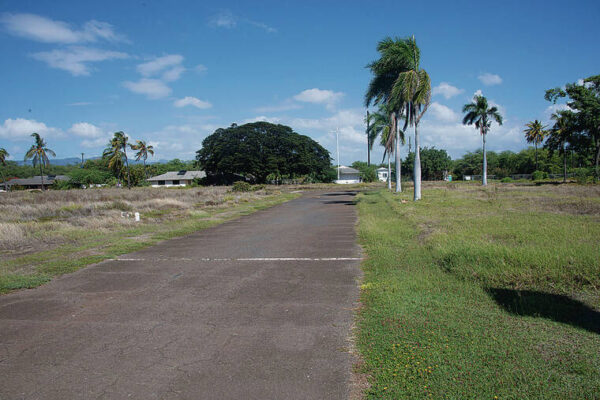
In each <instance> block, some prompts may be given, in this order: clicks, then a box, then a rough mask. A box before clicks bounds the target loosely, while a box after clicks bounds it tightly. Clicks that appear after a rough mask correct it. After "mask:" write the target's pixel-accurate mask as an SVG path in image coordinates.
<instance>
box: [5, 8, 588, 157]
mask: <svg viewBox="0 0 600 400" xmlns="http://www.w3.org/2000/svg"><path fill="white" fill-rule="evenodd" d="M599 17H600V2H598V1H572V2H564V1H561V2H558V1H504V2H485V1H479V2H464V1H453V2H447V1H439V2H436V1H430V2H399V1H377V2H366V1H344V2H341V1H339V2H335V1H306V0H305V1H264V2H241V1H240V2H223V1H221V2H214V3H210V2H208V1H205V2H197V1H189V2H188V1H174V2H156V1H149V0H148V1H138V2H128V1H102V2H83V1H51V2H50V1H39V0H38V1H27V0H18V1H13V0H3V1H1V2H0V49H1V50H2V57H0V74H1V76H2V79H1V80H0V82H1V85H2V86H1V90H0V147H4V148H6V149H7V150H8V151H9V153H11V155H12V158H13V159H22V157H23V154H24V153H25V151H26V149H27V148H28V147H29V146H30V141H31V140H30V139H31V138H30V137H29V134H30V133H31V132H33V131H36V132H38V133H40V134H41V135H42V136H44V137H45V138H46V140H47V142H48V144H49V147H50V148H52V149H54V150H55V152H56V153H57V157H60V158H62V157H73V156H79V155H80V153H81V152H84V153H85V154H86V157H88V156H97V155H100V154H101V151H102V149H103V148H104V147H105V144H106V143H107V142H108V138H109V137H110V136H111V135H112V133H113V132H115V131H117V130H123V131H125V132H126V133H127V134H128V135H129V136H130V137H131V138H132V139H143V140H146V141H148V142H149V143H151V144H153V145H154V147H155V150H156V155H155V158H156V159H171V158H175V157H178V158H181V159H193V158H194V154H195V151H196V150H198V149H199V148H200V147H201V143H202V139H204V138H205V137H206V136H207V135H209V134H210V133H212V132H213V131H214V130H215V129H216V128H219V127H226V126H229V125H230V124H231V123H233V122H236V123H238V124H240V123H244V122H249V121H255V120H266V121H271V122H277V123H282V124H286V125H290V126H291V127H292V128H294V130H296V131H297V132H299V133H302V134H306V135H309V136H311V137H313V138H314V139H315V140H317V141H319V142H320V143H321V144H322V145H323V146H325V147H326V148H327V149H329V150H330V151H331V153H332V155H333V156H335V133H334V132H335V130H336V128H339V132H340V153H341V155H340V159H341V162H342V163H343V164H349V163H351V162H352V161H354V160H366V143H365V136H364V128H365V127H364V123H363V117H364V113H365V109H364V107H363V96H364V91H365V88H366V86H367V84H368V82H369V79H370V74H369V71H368V70H367V69H366V68H365V65H366V64H367V63H369V62H370V61H372V60H374V59H375V58H376V57H377V53H376V51H375V47H376V44H377V41H379V40H380V39H382V38H384V37H385V36H399V37H405V36H409V35H415V37H416V39H417V43H418V44H419V46H420V48H421V59H422V61H421V62H422V67H423V68H425V69H426V70H427V71H428V72H429V75H430V77H431V80H432V86H433V87H434V95H433V97H432V104H431V106H430V108H429V110H428V112H427V114H426V116H425V118H424V120H423V122H422V127H421V129H420V132H421V135H422V145H423V146H436V147H437V148H444V149H446V150H447V151H448V152H449V153H450V155H451V156H452V157H453V158H456V157H458V156H460V155H462V154H463V153H464V152H466V151H472V150H476V149H477V148H479V147H480V137H479V135H478V133H477V131H476V130H475V129H474V128H472V127H464V126H462V125H461V113H460V111H461V108H462V105H463V104H465V103H466V102H469V101H470V99H471V98H472V96H473V94H474V93H476V92H477V91H481V92H482V93H483V94H484V95H485V96H486V97H488V99H489V100H490V101H491V102H492V103H494V104H496V105H498V106H499V108H500V110H501V112H502V114H503V115H504V117H505V123H504V125H503V126H502V127H497V126H494V127H493V128H492V131H491V133H490V135H489V138H488V143H489V148H490V149H491V150H505V149H509V150H519V149H521V148H524V147H526V144H525V142H524V139H523V134H522V130H523V125H524V124H525V123H526V122H527V121H529V120H533V119H536V118H537V119H542V120H545V121H547V120H548V116H549V114H550V112H551V111H552V109H553V107H552V106H551V105H550V104H549V103H548V102H546V101H545V100H544V98H543V96H544V90H545V89H548V88H551V87H555V86H560V85H564V84H565V83H567V82H575V81H577V80H579V79H581V78H585V77H588V76H590V75H595V74H598V73H600V70H598V67H599V66H600V52H599V51H598V50H600V49H599V45H598V38H599V37H600V24H598V19H599ZM554 107H557V106H554ZM558 107H560V106H558ZM411 133H412V131H411ZM407 150H408V149H407V148H406V147H405V148H404V149H403V150H402V152H403V154H406V152H407ZM381 154H382V152H381V149H380V148H379V146H376V149H375V151H374V154H373V159H374V161H377V162H379V160H381Z"/></svg>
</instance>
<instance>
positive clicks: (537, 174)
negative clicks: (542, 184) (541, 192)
mask: <svg viewBox="0 0 600 400" xmlns="http://www.w3.org/2000/svg"><path fill="white" fill-rule="evenodd" d="M531 179H533V180H534V181H541V180H542V179H548V173H547V172H544V171H535V172H534V173H533V174H531Z"/></svg>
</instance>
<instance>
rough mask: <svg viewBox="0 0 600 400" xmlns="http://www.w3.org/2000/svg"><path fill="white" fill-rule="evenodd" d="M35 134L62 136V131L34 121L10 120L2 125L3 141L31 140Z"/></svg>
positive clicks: (0, 126) (0, 135) (1, 136)
mask: <svg viewBox="0 0 600 400" xmlns="http://www.w3.org/2000/svg"><path fill="white" fill-rule="evenodd" d="M34 132H36V133H39V134H40V135H41V136H54V137H60V136H62V132H61V131H60V129H57V128H52V127H49V126H47V125H46V124H44V123H43V122H38V121H36V120H33V119H24V118H15V119H11V118H9V119H7V120H5V121H4V123H3V124H2V125H0V138H3V139H9V140H23V139H27V138H29V136H31V134H32V133H34Z"/></svg>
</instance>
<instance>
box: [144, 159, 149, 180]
mask: <svg viewBox="0 0 600 400" xmlns="http://www.w3.org/2000/svg"><path fill="white" fill-rule="evenodd" d="M144 176H145V177H146V179H148V171H146V159H145V158H144Z"/></svg>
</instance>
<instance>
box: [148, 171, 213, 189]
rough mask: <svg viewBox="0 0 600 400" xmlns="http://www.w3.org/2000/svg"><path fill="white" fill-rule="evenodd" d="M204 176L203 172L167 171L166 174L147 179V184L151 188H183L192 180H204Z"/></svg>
mask: <svg viewBox="0 0 600 400" xmlns="http://www.w3.org/2000/svg"><path fill="white" fill-rule="evenodd" d="M205 176H206V173H205V172H204V171H179V172H177V171H169V172H167V173H166V174H162V175H158V176H153V177H152V178H148V182H150V184H151V185H152V187H174V186H181V187H183V186H187V185H190V184H191V183H192V181H193V180H194V179H200V178H204V177H205Z"/></svg>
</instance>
